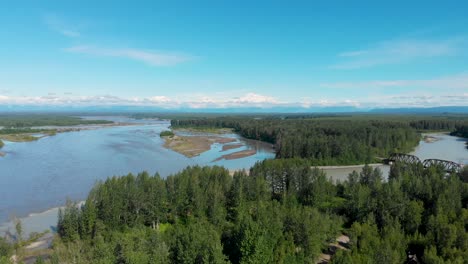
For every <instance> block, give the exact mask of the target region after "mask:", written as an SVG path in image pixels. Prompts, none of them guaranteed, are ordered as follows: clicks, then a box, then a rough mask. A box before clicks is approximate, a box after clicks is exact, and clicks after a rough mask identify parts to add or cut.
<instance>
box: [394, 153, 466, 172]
mask: <svg viewBox="0 0 468 264" xmlns="http://www.w3.org/2000/svg"><path fill="white" fill-rule="evenodd" d="M385 163H387V164H392V163H406V164H419V163H420V164H422V165H423V166H424V168H429V167H433V166H436V167H442V168H444V170H445V171H446V172H448V173H454V172H455V173H459V172H460V171H461V170H462V167H463V166H462V165H461V164H458V163H456V162H453V161H449V160H441V159H426V160H423V161H421V160H420V159H419V158H418V157H416V156H414V155H409V154H404V153H392V154H390V157H388V159H386V160H385Z"/></svg>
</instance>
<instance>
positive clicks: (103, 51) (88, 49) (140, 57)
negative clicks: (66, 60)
mask: <svg viewBox="0 0 468 264" xmlns="http://www.w3.org/2000/svg"><path fill="white" fill-rule="evenodd" d="M65 51H67V52H71V53H81V54H89V55H95V56H103V57H117V58H126V59H131V60H135V61H140V62H144V63H146V64H148V65H152V66H171V65H176V64H179V63H183V62H187V61H190V60H192V59H193V58H194V57H192V56H188V55H184V54H176V53H166V52H157V51H150V50H141V49H132V48H124V49H117V48H100V47H93V46H73V47H70V48H66V49H65Z"/></svg>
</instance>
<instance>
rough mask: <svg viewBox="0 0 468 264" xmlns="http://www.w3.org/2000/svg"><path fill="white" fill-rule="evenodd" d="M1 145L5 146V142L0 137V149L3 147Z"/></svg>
mask: <svg viewBox="0 0 468 264" xmlns="http://www.w3.org/2000/svg"><path fill="white" fill-rule="evenodd" d="M3 146H5V143H3V141H2V140H1V139H0V149H1V148H3Z"/></svg>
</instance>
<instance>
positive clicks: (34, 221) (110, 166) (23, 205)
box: [0, 117, 468, 234]
mask: <svg viewBox="0 0 468 264" xmlns="http://www.w3.org/2000/svg"><path fill="white" fill-rule="evenodd" d="M112 120H113V121H119V122H127V123H133V125H130V126H118V127H106V128H99V129H93V130H82V131H77V132H67V133H59V134H57V135H56V136H52V137H45V138H41V139H40V140H38V141H34V142H26V143H11V142H6V145H5V147H4V148H3V149H2V151H4V152H6V154H7V155H6V156H5V157H3V158H0V181H1V185H0V223H2V222H3V224H0V233H2V232H5V231H7V230H12V229H13V227H12V223H11V222H7V221H8V219H9V217H11V216H12V215H16V216H19V217H22V218H21V219H22V222H23V226H24V227H23V228H24V230H25V231H24V232H25V233H26V234H27V233H30V232H39V231H42V230H44V229H50V228H52V227H53V225H54V224H55V223H56V219H57V211H58V209H57V208H56V207H57V206H61V205H63V204H64V202H65V199H66V198H67V197H68V198H70V199H73V200H83V199H85V197H86V196H87V194H88V192H89V190H90V189H91V188H92V186H93V185H94V184H95V182H96V181H98V180H102V179H105V178H107V177H109V176H113V175H125V174H127V173H129V172H132V173H138V172H141V171H144V170H146V171H148V172H150V173H156V172H159V173H160V174H161V175H162V176H167V175H169V174H172V173H175V172H177V171H180V170H181V169H183V168H185V167H186V166H189V165H220V166H225V167H226V168H228V169H231V170H236V169H243V168H249V167H251V166H252V165H254V164H255V162H257V161H261V160H264V159H269V158H274V153H273V149H272V148H271V146H270V145H268V144H264V143H259V142H258V141H257V142H256V141H251V140H245V139H242V138H241V137H239V136H238V135H236V134H227V135H223V136H226V137H233V138H236V139H237V140H238V141H239V142H243V143H244V144H245V146H244V147H242V148H238V149H233V150H230V151H225V152H220V151H221V148H222V145H220V144H213V145H212V147H211V150H209V151H207V152H205V153H202V154H201V155H200V156H197V157H194V158H187V157H185V156H183V155H181V154H179V153H176V152H174V151H171V150H169V149H166V148H164V147H163V139H161V138H160V137H159V133H160V132H161V131H163V130H167V129H168V127H169V125H170V123H169V121H161V120H131V119H128V118H123V117H121V118H120V117H119V118H113V119H112ZM430 136H433V137H436V138H437V139H438V140H437V141H435V142H433V143H428V142H425V141H423V140H421V142H420V144H419V146H418V147H416V149H415V150H414V152H412V153H411V154H413V155H416V156H418V157H419V158H421V159H427V158H439V159H445V160H451V161H455V162H457V163H462V164H468V150H467V149H466V148H465V144H464V143H465V142H466V140H465V139H462V138H457V137H452V136H449V135H446V134H430ZM249 148H255V149H257V154H255V155H253V156H249V157H245V158H241V159H235V160H220V161H216V162H215V161H214V160H215V159H216V158H218V157H220V156H221V155H224V154H229V153H231V152H235V151H240V150H245V149H249ZM376 167H379V168H380V169H381V170H382V171H383V175H384V177H387V175H388V172H389V166H387V165H376ZM360 169H361V168H360V167H346V168H335V169H324V170H325V171H326V172H327V175H328V176H330V177H331V178H332V179H333V180H341V181H343V180H345V179H346V178H347V176H348V174H349V173H351V172H352V171H353V170H357V171H360ZM49 208H53V209H49ZM35 212H36V214H34V213H35ZM37 212H42V213H37ZM25 216H27V217H25Z"/></svg>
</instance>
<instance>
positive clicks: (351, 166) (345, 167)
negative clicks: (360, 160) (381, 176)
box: [312, 163, 385, 170]
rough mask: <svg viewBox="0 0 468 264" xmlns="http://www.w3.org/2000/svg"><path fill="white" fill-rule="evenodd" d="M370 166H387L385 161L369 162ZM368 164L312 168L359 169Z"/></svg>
mask: <svg viewBox="0 0 468 264" xmlns="http://www.w3.org/2000/svg"><path fill="white" fill-rule="evenodd" d="M367 165H368V166H369V167H372V168H376V167H381V166H385V164H383V163H370V164H367ZM364 166H366V164H358V165H332V166H312V168H317V169H321V170H335V169H359V168H362V167H364Z"/></svg>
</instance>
